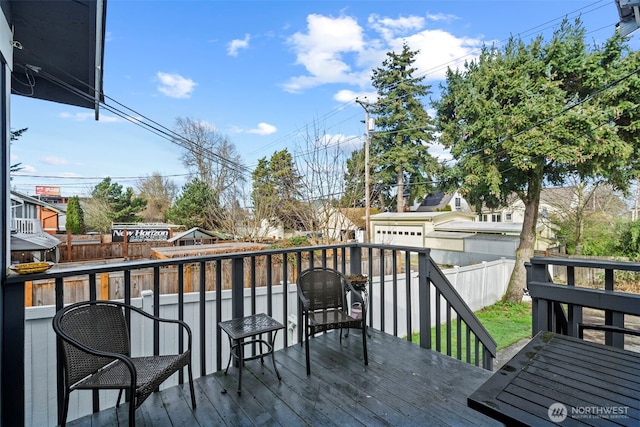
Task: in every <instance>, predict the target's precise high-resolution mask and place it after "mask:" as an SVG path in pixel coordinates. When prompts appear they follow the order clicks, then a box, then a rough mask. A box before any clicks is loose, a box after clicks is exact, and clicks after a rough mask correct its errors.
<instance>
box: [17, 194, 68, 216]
mask: <svg viewBox="0 0 640 427" xmlns="http://www.w3.org/2000/svg"><path fill="white" fill-rule="evenodd" d="M10 197H11V200H14V201H16V202H19V203H24V202H28V203H31V204H33V205H38V206H42V207H44V208H47V209H49V210H52V211H54V212H57V213H62V212H65V210H64V207H63V206H61V205H52V204H51V203H47V202H44V201H42V200H40V199H38V198H36V197H33V196H28V195H26V194H22V193H20V192H18V191H14V190H11V196H10Z"/></svg>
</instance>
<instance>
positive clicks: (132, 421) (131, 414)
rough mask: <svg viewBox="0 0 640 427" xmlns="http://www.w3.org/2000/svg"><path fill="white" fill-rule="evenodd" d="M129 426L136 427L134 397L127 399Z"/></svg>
mask: <svg viewBox="0 0 640 427" xmlns="http://www.w3.org/2000/svg"><path fill="white" fill-rule="evenodd" d="M129 427H136V403H135V397H132V398H131V400H129Z"/></svg>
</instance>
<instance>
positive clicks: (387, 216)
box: [371, 211, 475, 222]
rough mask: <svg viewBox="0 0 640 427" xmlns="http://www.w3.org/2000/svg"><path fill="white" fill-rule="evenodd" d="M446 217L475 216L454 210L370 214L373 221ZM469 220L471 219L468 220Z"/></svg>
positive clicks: (471, 217) (470, 217) (427, 219)
mask: <svg viewBox="0 0 640 427" xmlns="http://www.w3.org/2000/svg"><path fill="white" fill-rule="evenodd" d="M447 217H468V218H469V219H473V218H475V215H473V214H466V213H462V212H456V211H443V212H383V213H379V214H377V215H372V216H371V220H373V221H433V220H434V219H436V218H437V219H446V218H447ZM469 222H471V221H469Z"/></svg>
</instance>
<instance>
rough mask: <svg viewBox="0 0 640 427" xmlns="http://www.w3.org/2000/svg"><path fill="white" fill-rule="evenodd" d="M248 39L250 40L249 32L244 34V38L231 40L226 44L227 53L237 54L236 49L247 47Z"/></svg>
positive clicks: (230, 54)
mask: <svg viewBox="0 0 640 427" xmlns="http://www.w3.org/2000/svg"><path fill="white" fill-rule="evenodd" d="M249 40H251V36H250V35H249V34H245V36H244V39H235V40H231V42H229V45H228V46H227V55H229V56H238V51H239V50H240V49H247V48H248V47H249Z"/></svg>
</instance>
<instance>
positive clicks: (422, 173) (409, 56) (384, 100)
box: [370, 44, 437, 212]
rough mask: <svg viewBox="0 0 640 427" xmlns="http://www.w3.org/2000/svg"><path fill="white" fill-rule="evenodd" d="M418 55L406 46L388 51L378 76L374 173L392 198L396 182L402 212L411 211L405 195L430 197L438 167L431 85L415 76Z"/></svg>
mask: <svg viewBox="0 0 640 427" xmlns="http://www.w3.org/2000/svg"><path fill="white" fill-rule="evenodd" d="M418 53H419V52H418V51H412V50H410V49H409V47H408V46H407V45H406V44H405V45H403V47H402V52H400V53H399V54H398V53H395V52H390V53H387V59H385V60H384V61H383V63H382V67H380V68H378V69H376V70H374V71H373V76H372V85H373V87H374V88H376V90H377V93H378V101H377V102H376V104H375V105H374V106H373V109H372V112H373V114H374V115H375V116H376V132H374V133H373V138H372V140H371V148H370V150H371V151H370V152H371V159H375V160H374V161H372V164H371V167H372V170H373V173H372V175H373V176H375V181H377V182H379V183H382V185H384V186H386V195H387V197H388V198H389V197H391V196H392V195H393V194H394V192H393V191H391V188H392V187H393V185H394V183H395V197H396V206H397V208H396V209H397V211H398V212H402V211H404V209H405V193H406V194H407V195H408V196H409V198H410V199H416V198H421V197H423V196H425V195H426V194H427V192H428V191H429V183H430V182H432V180H433V175H434V173H435V172H436V166H437V162H436V160H435V159H434V158H433V157H432V156H431V155H430V154H429V152H428V148H429V144H430V143H431V141H432V139H433V129H434V124H433V120H432V119H431V117H429V114H428V113H427V111H426V109H425V107H424V105H423V104H422V98H423V97H425V96H426V95H428V94H429V93H430V89H431V86H429V85H425V84H423V83H422V81H423V80H424V76H422V77H416V76H414V73H415V72H416V68H414V67H413V63H414V62H415V56H416V55H417V54H418ZM405 190H408V191H405Z"/></svg>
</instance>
